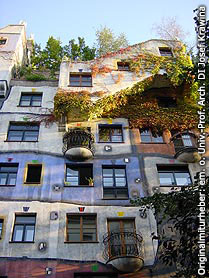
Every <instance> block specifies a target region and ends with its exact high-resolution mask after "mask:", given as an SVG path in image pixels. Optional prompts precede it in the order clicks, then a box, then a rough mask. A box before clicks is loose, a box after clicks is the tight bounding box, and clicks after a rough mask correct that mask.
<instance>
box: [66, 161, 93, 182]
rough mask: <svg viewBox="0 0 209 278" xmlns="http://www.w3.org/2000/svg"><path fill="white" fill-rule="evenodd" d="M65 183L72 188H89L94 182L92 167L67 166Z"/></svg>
mask: <svg viewBox="0 0 209 278" xmlns="http://www.w3.org/2000/svg"><path fill="white" fill-rule="evenodd" d="M65 181H66V185H70V186H78V185H86V186H88V185H89V184H90V181H93V167H92V165H67V168H66V178H65Z"/></svg>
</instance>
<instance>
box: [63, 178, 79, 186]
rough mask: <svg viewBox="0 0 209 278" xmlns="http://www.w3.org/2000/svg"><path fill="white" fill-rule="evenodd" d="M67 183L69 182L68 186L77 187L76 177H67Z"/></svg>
mask: <svg viewBox="0 0 209 278" xmlns="http://www.w3.org/2000/svg"><path fill="white" fill-rule="evenodd" d="M66 181H67V182H69V183H70V184H69V185H79V181H78V177H67V179H66Z"/></svg>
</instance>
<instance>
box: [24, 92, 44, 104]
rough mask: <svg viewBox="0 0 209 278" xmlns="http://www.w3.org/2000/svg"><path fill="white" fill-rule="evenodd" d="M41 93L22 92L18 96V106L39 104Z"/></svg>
mask: <svg viewBox="0 0 209 278" xmlns="http://www.w3.org/2000/svg"><path fill="white" fill-rule="evenodd" d="M41 101H42V93H38V94H37V93H36V94H30V93H22V94H21V98H20V106H35V107H39V106H41Z"/></svg>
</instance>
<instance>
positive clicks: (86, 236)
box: [83, 230, 96, 241]
mask: <svg viewBox="0 0 209 278" xmlns="http://www.w3.org/2000/svg"><path fill="white" fill-rule="evenodd" d="M83 241H96V231H91V232H88V231H86V230H84V231H83Z"/></svg>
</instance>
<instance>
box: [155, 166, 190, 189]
mask: <svg viewBox="0 0 209 278" xmlns="http://www.w3.org/2000/svg"><path fill="white" fill-rule="evenodd" d="M157 169H158V174H159V179H160V185H161V186H183V185H191V184H192V180H191V177H190V174H189V171H188V167H186V166H183V165H181V166H157Z"/></svg>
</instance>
